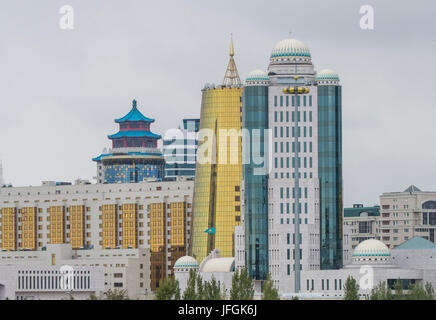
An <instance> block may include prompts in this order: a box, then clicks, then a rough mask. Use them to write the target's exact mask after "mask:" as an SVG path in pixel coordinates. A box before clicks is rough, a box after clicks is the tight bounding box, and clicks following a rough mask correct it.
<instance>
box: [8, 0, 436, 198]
mask: <svg viewBox="0 0 436 320" xmlns="http://www.w3.org/2000/svg"><path fill="white" fill-rule="evenodd" d="M66 4H68V5H71V6H72V7H73V8H74V18H75V26H74V27H75V28H74V30H61V29H60V28H59V19H60V17H61V15H60V14H59V9H60V7H61V6H63V5H66ZM365 4H370V5H372V6H373V8H374V13H375V29H374V30H362V29H360V27H359V20H360V17H361V15H360V14H359V8H360V6H361V5H365ZM435 17H436V2H435V1H422V2H420V4H419V5H417V3H416V2H412V1H407V2H405V1H404V2H403V1H401V2H400V1H393V0H392V1H389V0H378V1H375V0H372V1H369V0H368V1H355V0H342V1H333V0H318V1H315V0H313V1H309V0H306V1H291V0H287V1H279V0H269V1H254V0H220V1H208V0H197V1H194V0H191V1H181V0H174V1H144V0H135V1H133V0H131V1H129V0H122V1H121V0H118V1H115V0H104V1H103V0H101V1H97V0H92V1H83V0H80V1H79V0H63V1H56V0H53V1H49V0H45V1H37V2H36V1H34V0H28V1H25V0H20V1H15V0H2V1H1V10H0V153H1V159H2V163H3V167H4V178H5V180H6V181H7V182H11V183H13V185H14V186H28V185H40V183H41V181H42V180H56V181H73V180H74V179H75V178H77V177H81V178H84V179H92V177H94V176H95V174H96V165H95V163H94V162H93V161H91V158H92V157H95V156H97V155H98V154H100V153H101V151H102V149H103V148H104V147H109V146H110V144H109V140H108V139H107V135H108V134H112V133H115V132H117V129H118V126H117V125H116V124H115V123H114V122H113V120H114V119H115V118H118V117H121V116H123V115H124V114H126V113H127V112H128V111H129V110H130V107H131V100H132V99H133V98H135V99H137V100H138V107H139V109H140V110H141V111H142V112H143V113H144V115H146V116H149V117H152V118H155V119H156V122H155V124H154V125H153V126H152V130H153V131H154V132H156V133H160V134H163V132H164V131H165V130H167V129H169V128H173V127H176V126H177V125H179V124H180V122H181V119H182V118H184V117H185V118H186V117H199V115H200V103H201V91H200V90H201V88H202V87H203V85H204V84H205V83H206V82H214V83H221V82H222V79H223V76H224V72H225V68H226V65H227V62H228V46H229V37H230V33H233V38H234V44H235V52H236V53H235V60H236V64H237V67H238V69H239V73H240V75H241V78H245V77H246V75H247V74H248V73H249V72H250V71H251V70H253V69H263V70H266V68H267V66H268V63H269V55H270V51H271V49H272V48H273V47H274V46H275V44H276V43H277V42H279V41H280V40H282V39H284V38H288V37H289V31H291V30H292V37H294V38H296V39H299V40H301V41H303V42H304V43H305V44H306V45H307V46H308V47H309V49H310V51H311V55H312V59H313V63H314V65H315V68H316V70H321V69H324V68H331V69H334V70H336V71H337V72H338V73H339V76H340V79H341V84H342V86H343V101H342V108H343V109H342V111H343V178H344V204H345V205H346V206H349V205H351V204H352V203H364V204H367V205H373V204H377V203H378V197H379V195H380V194H381V193H382V192H390V191H403V190H404V189H406V188H407V187H408V186H409V185H410V184H415V185H416V186H418V187H419V188H421V189H422V190H436V148H435V146H436V126H435V122H436V121H435V120H436V105H435V104H436V103H435V102H436V89H435V83H436V62H435V58H436V37H435V31H436V26H435V22H434V21H435ZM92 181H94V180H92Z"/></svg>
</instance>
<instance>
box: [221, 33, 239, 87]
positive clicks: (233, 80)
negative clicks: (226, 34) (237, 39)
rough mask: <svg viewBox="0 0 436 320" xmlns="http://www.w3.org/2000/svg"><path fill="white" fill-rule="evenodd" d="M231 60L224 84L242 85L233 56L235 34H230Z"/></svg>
mask: <svg viewBox="0 0 436 320" xmlns="http://www.w3.org/2000/svg"><path fill="white" fill-rule="evenodd" d="M229 53H230V54H229V55H230V61H229V64H228V66H227V70H226V74H225V75H224V80H223V85H224V86H226V85H229V86H230V87H233V86H234V85H240V84H241V79H240V78H239V74H238V69H237V68H236V64H235V60H234V59H233V56H234V55H235V49H234V48H233V34H232V33H231V34H230V52H229Z"/></svg>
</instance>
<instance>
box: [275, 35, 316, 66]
mask: <svg viewBox="0 0 436 320" xmlns="http://www.w3.org/2000/svg"><path fill="white" fill-rule="evenodd" d="M295 57H298V58H300V60H298V61H307V60H306V59H308V58H310V51H309V48H308V47H307V46H306V45H305V44H304V43H303V42H301V41H300V40H296V39H285V40H282V41H280V42H279V43H277V44H276V46H275V47H274V49H273V50H272V51H271V59H280V58H295ZM301 59H304V60H301Z"/></svg>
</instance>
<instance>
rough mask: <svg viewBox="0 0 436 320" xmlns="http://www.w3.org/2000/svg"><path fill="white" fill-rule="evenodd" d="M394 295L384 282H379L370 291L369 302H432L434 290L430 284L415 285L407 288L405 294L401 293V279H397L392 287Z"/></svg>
mask: <svg viewBox="0 0 436 320" xmlns="http://www.w3.org/2000/svg"><path fill="white" fill-rule="evenodd" d="M394 291H395V292H394V294H392V290H391V288H389V287H387V286H386V283H385V282H380V283H379V284H378V285H377V286H376V287H375V288H373V289H372V290H371V295H370V299H371V300H392V299H394V300H434V289H433V286H432V285H431V283H429V282H427V283H426V284H425V286H424V285H423V284H422V283H415V284H412V285H410V286H409V288H408V290H407V292H404V291H403V284H402V280H401V279H397V280H396V281H395V285H394Z"/></svg>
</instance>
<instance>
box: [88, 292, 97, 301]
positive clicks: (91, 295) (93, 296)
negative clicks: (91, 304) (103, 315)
mask: <svg viewBox="0 0 436 320" xmlns="http://www.w3.org/2000/svg"><path fill="white" fill-rule="evenodd" d="M88 300H98V297H97V296H96V295H95V294H92V293H91V294H90V295H89V298H88Z"/></svg>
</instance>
